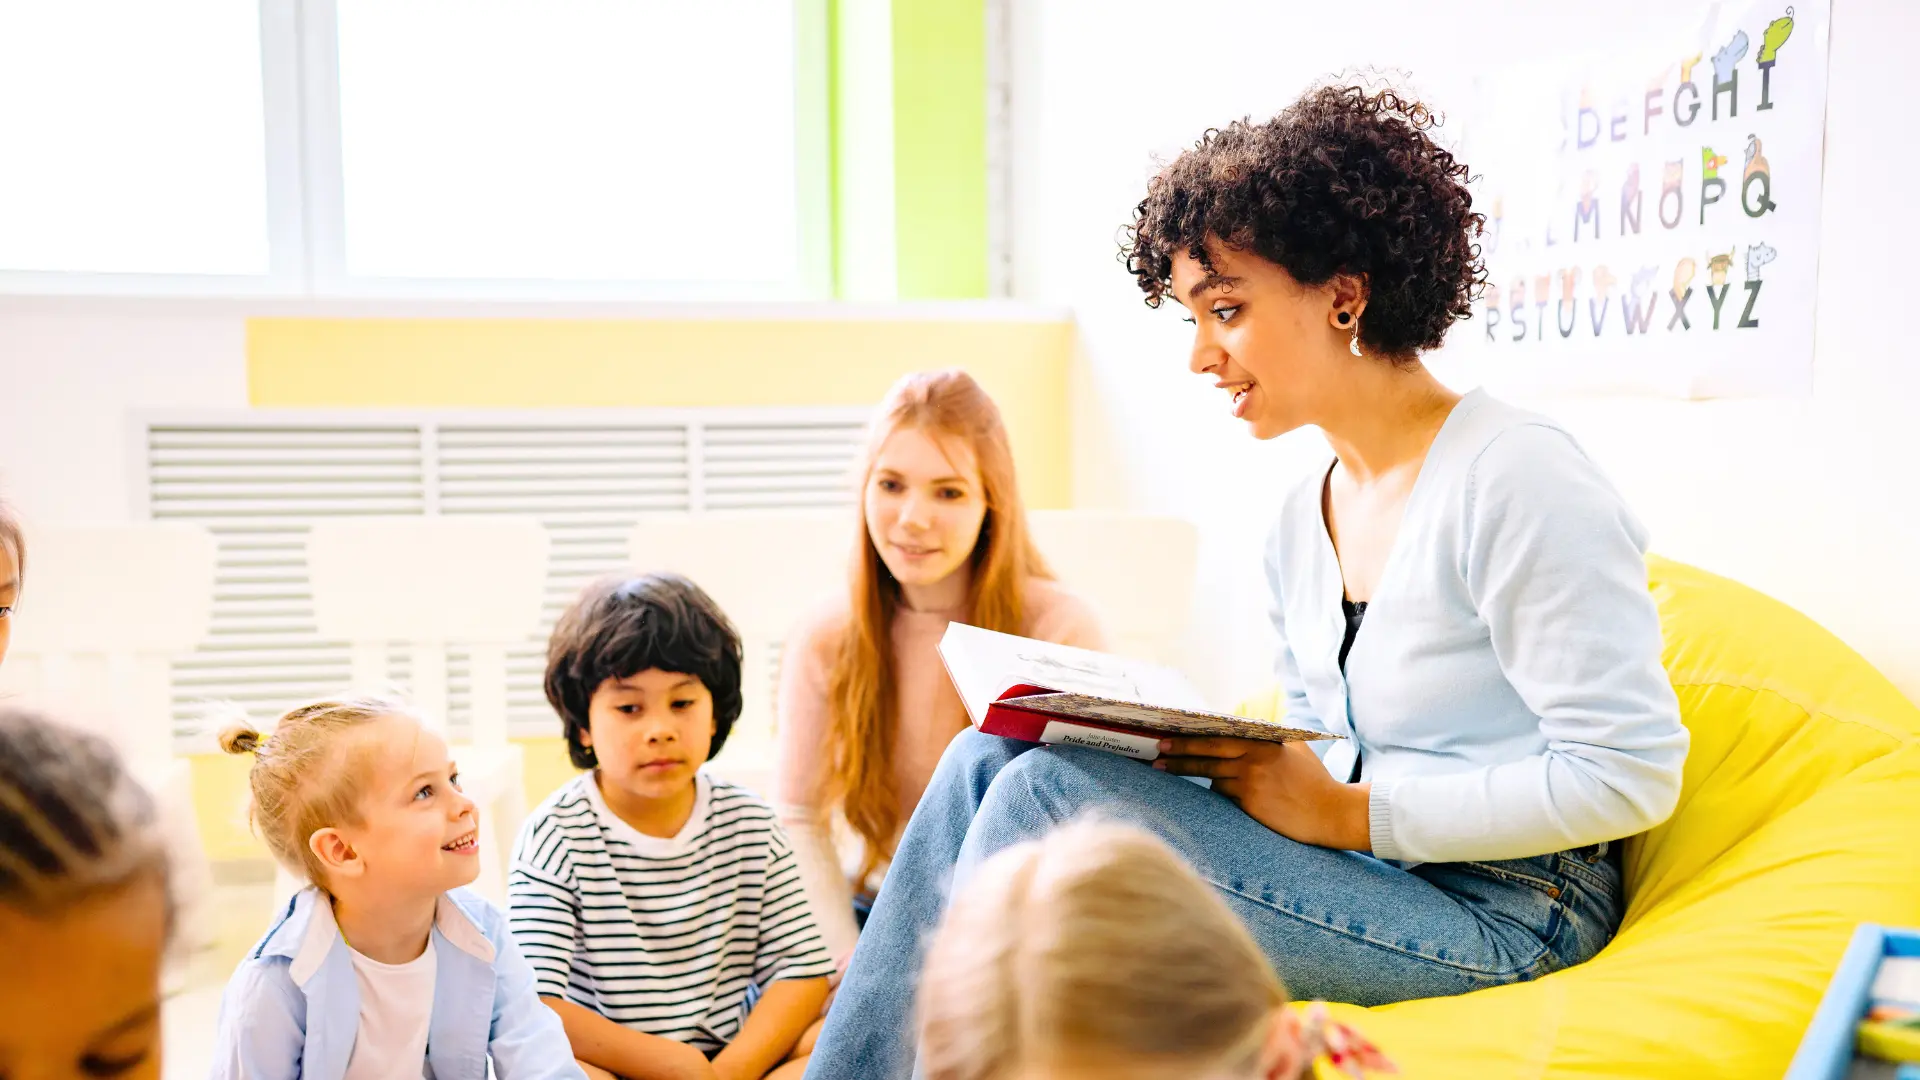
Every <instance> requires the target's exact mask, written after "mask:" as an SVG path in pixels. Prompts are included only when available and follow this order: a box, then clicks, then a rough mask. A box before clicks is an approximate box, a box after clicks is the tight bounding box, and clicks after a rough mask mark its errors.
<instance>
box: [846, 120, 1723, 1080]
mask: <svg viewBox="0 0 1920 1080" xmlns="http://www.w3.org/2000/svg"><path fill="white" fill-rule="evenodd" d="M1435 123H1436V121H1435V119H1434V117H1433V116H1432V114H1430V113H1429V111H1428V110H1427V108H1426V107H1425V106H1424V105H1422V104H1420V103H1419V102H1416V101H1413V100H1411V99H1409V98H1407V97H1405V96H1404V95H1402V94H1399V93H1397V92H1394V91H1392V90H1381V91H1369V90H1366V89H1363V88H1360V87H1352V86H1327V87H1323V88H1320V89H1317V90H1314V91H1311V92H1309V93H1308V94H1307V95H1306V96H1305V97H1303V98H1302V99H1301V100H1299V101H1298V102H1296V103H1295V104H1293V105H1292V106H1290V107H1289V108H1288V109H1287V110H1286V111H1284V112H1282V113H1281V114H1280V115H1279V116H1278V117H1275V118H1274V119H1272V120H1270V121H1267V122H1265V123H1260V124H1253V123H1249V122H1236V123H1232V124H1228V125H1226V126H1224V127H1221V128H1217V129H1213V130H1210V131H1208V132H1207V133H1206V134H1205V135H1204V136H1203V137H1202V138H1201V139H1200V141H1199V142H1198V143H1197V144H1196V145H1195V146H1194V147H1193V148H1192V149H1190V150H1188V151H1186V152H1185V153H1183V154H1182V155H1181V156H1180V157H1179V158H1178V159H1176V160H1175V161H1174V162H1173V163H1172V164H1170V165H1168V166H1167V167H1166V168H1165V169H1164V170H1162V171H1161V172H1160V174H1159V175H1158V176H1156V177H1155V178H1154V179H1153V180H1152V181H1151V183H1150V184H1149V185H1148V188H1147V193H1146V197H1145V199H1143V200H1142V201H1141V203H1140V205H1139V207H1138V208H1137V209H1136V211H1135V214H1134V219H1133V222H1132V224H1131V227H1130V229H1129V232H1128V240H1127V245H1126V252H1125V254H1126V256H1127V261H1128V266H1129V268H1130V269H1131V270H1132V272H1133V274H1134V276H1135V278H1136V280H1137V281H1138V283H1139V285H1140V287H1141V288H1142V289H1143V290H1144V291H1145V293H1146V295H1147V301H1148V303H1149V304H1150V305H1153V306H1160V305H1162V304H1165V303H1166V302H1167V301H1169V300H1171V301H1172V302H1173V303H1174V304H1175V305H1177V306H1178V307H1179V308H1181V309H1183V314H1184V315H1185V316H1186V318H1187V320H1188V321H1190V322H1192V323H1194V325H1195V330H1194V337H1193V348H1192V352H1191V354H1190V356H1189V358H1188V366H1189V368H1190V369H1191V370H1192V371H1193V372H1194V373H1196V374H1199V375H1201V376H1204V377H1206V378H1208V379H1210V380H1211V381H1212V382H1213V383H1214V385H1216V386H1218V387H1219V388H1220V389H1221V390H1223V391H1225V392H1226V394H1227V397H1228V404H1229V406H1230V408H1231V411H1232V413H1233V415H1234V416H1235V417H1236V418H1237V419H1239V420H1240V421H1242V422H1243V423H1245V424H1246V426H1247V427H1248V428H1249V429H1250V431H1251V433H1252V434H1253V435H1254V437H1256V438H1261V439H1270V438H1273V437H1274V436H1277V435H1280V434H1282V433H1283V432H1287V431H1291V430H1293V429H1295V428H1299V427H1303V426H1306V425H1314V426H1316V427H1318V428H1319V429H1320V431H1321V432H1322V433H1323V434H1324V435H1325V437H1326V440H1327V443H1328V446H1329V450H1330V453H1329V454H1328V455H1327V456H1326V457H1325V458H1324V459H1323V463H1322V464H1321V465H1319V466H1316V467H1315V468H1314V469H1312V471H1311V472H1309V473H1308V474H1307V475H1306V476H1304V477H1299V478H1295V479H1293V480H1291V481H1286V480H1284V479H1283V478H1280V477H1273V476H1265V475H1248V476H1246V477H1245V478H1244V481H1245V484H1246V486H1247V487H1248V488H1249V489H1258V488H1263V487H1271V486H1273V485H1276V484H1282V483H1284V484H1285V485H1286V491H1287V494H1286V495H1285V497H1284V499H1283V501H1282V504H1281V505H1282V509H1281V512H1280V515H1279V520H1278V522H1277V524H1276V526H1275V528H1274V531H1273V534H1272V536H1271V539H1270V541H1269V543H1268V545H1267V550H1266V565H1265V570H1266V578H1267V583H1268V586H1269V588H1270V590H1271V593H1272V611H1273V624H1274V627H1275V629H1276V630H1277V631H1278V632H1279V637H1280V641H1281V644H1280V646H1279V652H1278V656H1277V657H1276V668H1277V671H1278V673H1279V676H1280V682H1281V686H1282V690H1283V693H1282V695H1281V698H1282V701H1283V704H1284V713H1285V715H1284V718H1283V719H1284V720H1285V722H1286V723H1287V724H1289V725H1292V726H1295V727H1300V728H1311V729H1318V730H1321V731H1326V732H1330V733H1332V734H1336V735H1339V736H1341V738H1340V739H1336V740H1327V741H1323V742H1315V743H1302V742H1293V743H1285V744H1274V743H1268V742H1255V741H1249V740H1238V739H1221V738H1205V739H1174V740H1169V741H1167V742H1166V743H1163V744H1162V745H1161V749H1162V751H1163V756H1162V757H1161V758H1160V759H1159V760H1157V761H1155V762H1154V763H1153V767H1149V766H1147V765H1145V764H1142V763H1141V762H1138V761H1133V760H1130V759H1127V758H1124V757H1120V756H1117V755H1113V754H1107V753H1102V752H1100V751H1097V750H1090V749H1085V748H1081V747H1068V746H1047V747H1043V748H1038V749H1036V748H1035V747H1034V745H1033V744H1030V743H1021V742H1016V741H1014V740H1010V739H1002V738H998V737H995V736H990V735H984V734H979V733H976V732H969V733H967V734H965V735H962V736H961V737H960V738H958V739H956V740H954V742H953V744H952V745H951V746H950V747H949V748H948V750H947V754H946V756H945V758H944V759H943V760H942V761H941V763H940V767H939V769H938V770H937V771H936V772H935V774H934V777H933V779H932V781H931V782H930V783H929V785H928V787H927V791H926V794H925V795H924V796H923V798H922V799H921V802H920V806H919V809H918V810H916V811H915V813H914V816H913V819H912V821H911V822H910V823H909V824H908V826H907V829H906V832H905V834H904V835H903V837H902V839H901V841H900V845H899V847H898V850H897V852H896V854H895V856H894V861H893V867H892V870H891V872H890V874H889V876H888V878H887V885H886V889H885V890H884V891H883V892H882V894H881V896H880V900H879V903H878V905H877V906H876V907H875V909H874V912H873V916H872V918H871V920H870V921H869V923H868V925H867V928H866V931H865V933H864V934H863V935H862V937H861V940H860V945H859V948H858V950H857V951H856V952H855V953H854V957H853V963H852V966H851V968H850V969H849V971H848V973H847V978H846V982H845V983H844V984H843V985H842V986H841V988H840V993H839V1001H838V1002H836V1004H835V1006H834V1009H833V1011H832V1013H831V1014H829V1016H828V1018H827V1024H826V1027H825V1030H824V1031H823V1033H822V1035H821V1038H820V1041H819V1044H818V1046H817V1047H816V1048H815V1051H814V1054H813V1057H812V1059H811V1062H812V1064H811V1068H810V1070H809V1073H808V1075H809V1076H813V1077H820V1078H822V1080H828V1078H837V1077H851V1076H858V1077H862V1078H876V1077H906V1076H907V1075H909V1073H910V1072H911V1070H912V1067H913V1050H912V1046H911V1042H910V1039H911V1036H910V1034H909V1032H910V1030H911V1024H910V1016H911V1009H912V1000H911V994H912V987H913V985H914V978H915V975H916V973H917V971H918V969H919V966H920V962H921V957H922V948H921V942H922V940H923V939H924V937H925V935H926V934H927V932H928V931H929V929H930V928H931V927H933V926H934V925H935V923H936V922H937V920H938V918H939V916H940V912H941V909H942V907H943V905H944V903H945V897H946V896H947V889H948V884H949V882H950V881H951V880H959V881H964V880H966V878H967V877H968V875H969V872H970V868H971V867H972V866H974V865H975V864H977V863H978V862H979V861H980V860H981V859H983V858H984V857H986V856H989V855H991V854H993V853H994V852H996V851H998V850H1000V849H1002V848H1005V847H1008V846H1011V845H1013V844H1016V843H1019V842H1021V841H1024V840H1028V839H1031V838H1032V837H1034V836H1037V835H1039V834H1041V833H1044V832H1045V831H1046V830H1047V829H1049V828H1051V827H1052V826H1054V825H1055V824H1056V823H1059V822H1062V821H1067V820H1071V819H1074V818H1077V817H1081V816H1083V815H1087V814H1090V813H1091V814H1103V815H1106V816H1108V817H1117V818H1121V819H1124V820H1127V821H1130V822H1133V823H1135V824H1139V825H1143V826H1145V827H1146V828H1148V829H1150V830H1152V831H1154V832H1156V833H1158V834H1159V835H1161V836H1162V837H1164V838H1165V839H1167V840H1168V841H1169V842H1170V843H1171V844H1172V845H1173V846H1174V847H1175V848H1176V850H1178V851H1179V852H1180V854H1181V855H1182V856H1183V857H1184V858H1185V859H1186V860H1187V861H1188V862H1189V863H1191V864H1192V865H1193V866H1194V867H1195V868H1196V869H1197V870H1198V871H1199V872H1200V875H1201V877H1202V878H1204V879H1205V880H1206V881H1208V882H1209V883H1211V884H1212V885H1213V886H1214V888H1215V889H1217V890H1218V891H1219V893H1220V895H1221V896H1222V898H1223V899H1224V900H1225V901H1226V903H1227V904H1228V906H1229V907H1230V908H1232V909H1233V911H1234V913H1235V914H1236V915H1238V916H1239V917H1240V919H1241V921H1242V922H1243V923H1244V924H1245V926H1246V927H1247V929H1248V931H1249V932H1250V933H1251V934H1252V936H1253V938H1254V940H1255V941H1256V942H1258V943H1259V945H1260V947H1261V949H1262V950H1263V951H1264V952H1265V953H1266V955H1267V956H1268V957H1270V958H1271V959H1272V960H1273V962H1274V965H1275V966H1276V968H1278V970H1279V971H1280V972H1281V974H1282V976H1283V977H1284V978H1285V979H1286V981H1287V984H1288V986H1289V987H1290V988H1292V989H1293V990H1294V992H1295V993H1297V994H1299V995H1300V996H1302V997H1307V998H1327V999H1333V1000H1340V1001H1348V1002H1355V1003H1359V1004H1365V1005H1372V1004H1379V1003H1383V1002H1391V1001H1399V1000H1403V999H1407V998H1416V997H1432V996H1440V995H1449V994H1458V993H1463V992H1466V991H1469V990H1475V989H1479V988H1481V987H1488V986H1495V985H1499V984H1502V983H1510V982H1517V981H1520V980H1524V979H1531V978H1535V977H1537V976H1540V975H1544V974H1546V973H1548V972H1551V971H1554V970H1556V969H1559V968H1562V967H1566V966H1568V965H1571V964H1577V963H1580V962H1581V961H1584V960H1586V959H1587V958H1588V957H1591V956H1592V955H1593V954H1594V953H1596V952H1597V951H1599V949H1600V948H1601V947H1602V946H1603V945H1605V944H1606V942H1607V940H1608V939H1609V938H1610V937H1611V935H1612V934H1613V932H1614V930H1615V928H1616V927H1617V926H1618V924H1619V920H1620V916H1621V909H1622V906H1623V901H1622V895H1621V883H1620V882H1621V871H1620V868H1619V864H1618V848H1617V841H1619V840H1620V839H1621V838H1623V837H1627V836H1631V835H1633V834H1635V833H1638V832H1642V831H1644V830H1646V829H1648V828H1650V827H1652V826H1654V825H1656V824H1658V823H1659V822H1661V821H1662V820H1664V819H1665V818H1666V817H1667V815H1668V814H1670V813H1671V812H1672V810H1673V807H1674V804H1675V802H1676V801H1677V799H1678V795H1679V790H1680V776H1681V766H1682V764H1683V762H1684V760H1685V757H1686V751H1687V733H1686V730H1685V729H1684V728H1683V727H1682V726H1681V724H1680V717H1679V709H1678V704H1677V701H1676V699H1675V696H1674V693H1673V690H1672V688H1671V686H1670V685H1669V684H1668V682H1667V679H1666V676H1665V673H1664V672H1663V671H1662V669H1661V665H1660V649H1661V637H1660V624H1659V621H1658V619H1657V617H1656V612H1655V609H1654V605H1653V601H1652V599H1651V598H1650V597H1649V595H1648V592H1647V577H1646V567H1645V564H1644V562H1643V561H1642V556H1643V552H1644V550H1645V541H1646V536H1645V532H1644V530H1643V529H1642V527H1641V525H1640V523H1639V522H1638V521H1637V520H1636V519H1635V518H1634V516H1633V514H1632V512H1631V511H1630V510H1629V509H1628V508H1627V506H1626V504H1625V502H1624V501H1623V500H1622V499H1621V497H1620V496H1619V494H1618V493H1617V492H1616V491H1615V490H1614V488H1613V487H1612V486H1611V485H1610V484H1609V483H1608V482H1607V480H1606V479H1605V478H1604V477H1603V476H1602V475H1601V473H1600V470H1599V469H1598V468H1597V467H1596V466H1595V465H1594V464H1593V462H1592V461H1590V460H1589V459H1588V458H1587V457H1586V455H1585V454H1584V453H1583V452H1582V451H1581V449H1580V447H1579V446H1578V445H1577V444H1576V443H1575V442H1574V441H1573V439H1572V438H1571V437H1570V436H1568V435H1567V433H1566V432H1565V431H1563V430H1562V429H1561V428H1560V427H1559V426H1557V425H1556V424H1554V423H1553V422H1552V421H1551V420H1548V419H1546V418H1544V417H1540V416H1536V415H1532V414H1529V413H1525V412H1522V411H1520V410H1518V409H1515V408H1512V407H1510V406H1508V405H1505V404H1503V403H1501V402H1499V401H1496V400H1494V399H1492V398H1490V397H1488V396H1486V394H1484V393H1483V392H1480V391H1475V392H1474V393H1471V394H1468V395H1466V396H1464V397H1462V396H1460V395H1458V394H1455V393H1453V392H1452V391H1451V390H1449V389H1447V388H1446V387H1445V386H1443V385H1441V383H1440V382H1439V381H1438V380H1436V379H1435V378H1434V377H1433V376H1432V375H1431V374H1430V373H1429V372H1428V371H1427V369H1426V368H1425V367H1424V366H1423V365H1422V364H1421V362H1420V355H1421V354H1422V353H1423V352H1425V351H1427V350H1430V349H1433V348H1435V347H1437V346H1439V345H1440V343H1441V340H1442V338H1443V337H1444V336H1445V334H1446V332H1447V330H1448V328H1449V327H1450V326H1451V325H1452V324H1453V323H1454V322H1455V321H1456V320H1458V319H1464V318H1467V317H1468V316H1469V313H1470V310H1471V309H1470V304H1471V301H1472V299H1473V297H1474V295H1475V294H1476V292H1477V290H1478V289H1479V288H1480V287H1481V286H1482V284H1483V283H1484V278H1485V271H1484V268H1483V266H1482V263H1481V259H1480V253H1479V248H1478V246H1477V245H1476V243H1475V237H1476V236H1478V235H1479V233H1480V231H1481V228H1482V224H1483V218H1482V215H1480V214H1478V213H1476V212H1475V211H1474V210H1473V207H1472V200H1471V198H1470V196H1469V195H1468V192H1467V188H1466V185H1465V182H1466V178H1467V168H1466V166H1465V165H1464V164H1463V163H1461V162H1459V161H1458V160H1456V159H1455V158H1454V157H1453V155H1452V154H1450V153H1449V152H1447V151H1446V150H1444V149H1442V148H1441V147H1440V146H1439V145H1437V144H1436V143H1435V142H1434V140H1433V138H1432V137H1431V134H1430V132H1431V129H1432V127H1433V126H1434V124H1435ZM1315 748H1318V751H1317V752H1316V749H1315ZM1323 755H1324V756H1323ZM1186 776H1197V777H1206V778H1210V780H1211V782H1212V789H1211V790H1203V789H1202V788H1201V787H1199V786H1197V785H1195V784H1192V783H1189V782H1188V781H1187V780H1186V779H1183V777H1186Z"/></svg>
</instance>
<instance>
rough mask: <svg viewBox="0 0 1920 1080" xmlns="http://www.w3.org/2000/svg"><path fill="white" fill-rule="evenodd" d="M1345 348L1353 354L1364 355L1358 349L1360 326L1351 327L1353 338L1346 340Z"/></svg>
mask: <svg viewBox="0 0 1920 1080" xmlns="http://www.w3.org/2000/svg"><path fill="white" fill-rule="evenodd" d="M1347 349H1348V351H1350V352H1352V353H1353V355H1355V356H1365V355H1366V354H1365V353H1363V352H1361V351H1360V328H1359V327H1358V326H1356V327H1354V328H1353V340H1351V341H1349V342H1347Z"/></svg>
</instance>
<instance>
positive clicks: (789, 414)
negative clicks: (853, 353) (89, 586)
mask: <svg viewBox="0 0 1920 1080" xmlns="http://www.w3.org/2000/svg"><path fill="white" fill-rule="evenodd" d="M866 417H867V410H866V409H864V408H822V407H807V408H771V409H737V408H705V409H649V410H631V409H568V410H488V411H446V410H411V411H407V410H352V409H342V410H300V411H291V410H286V411H283V410H228V411H219V412H206V411H201V412H194V413H179V412H158V413H143V414H140V415H138V416H136V417H135V418H134V424H135V428H136V430H135V438H134V439H133V440H132V445H133V446H135V447H136V448H137V452H138V460H137V461H136V462H135V463H134V467H135V470H136V480H137V482H136V484H135V491H136V498H137V499H138V502H139V506H138V507H137V512H138V514H139V516H143V517H150V518H153V519H156V520H173V521H191V522H195V523H198V524H201V525H204V526H206V527H207V528H208V529H209V530H211V531H212V532H213V534H214V536H215V537H216V538H217V539H218V540H219V544H220V555H219V565H218V569H217V571H216V576H215V584H214V604H213V628H212V633H211V635H210V637H209V640H208V642H207V644H206V645H205V646H203V647H202V648H201V649H200V650H199V651H198V652H196V653H195V654H194V655H193V656H192V657H190V658H187V659H184V660H182V661H180V662H179V663H177V664H176V665H175V667H174V735H175V744H176V748H177V749H178V750H180V751H181V752H187V753H196V752H205V751H207V750H209V749H210V748H211V745H212V744H211V735H212V732H211V731H210V730H209V725H208V723H207V722H206V717H207V716H208V714H209V705H210V703H219V704H220V705H221V706H222V707H230V706H238V707H240V708H243V709H245V710H246V711H247V712H248V714H249V715H251V716H252V717H253V718H254V719H256V720H258V721H263V722H265V721H270V720H272V718H273V717H275V716H277V715H278V714H279V713H280V712H281V711H283V710H284V709H285V708H287V707H288V706H289V705H291V704H293V703H295V702H298V701H301V700H304V699H307V698H312V697H316V696H319V695H321V694H328V693H337V692H339V691H340V690H342V689H344V688H346V687H347V686H348V685H350V671H349V666H350V665H349V660H348V651H347V648H346V646H345V644H344V643H341V642H332V641H326V640H323V639H322V638H321V637H320V636H319V634H318V632H317V630H316V629H315V627H314V619H313V600H312V593H311V590H310V588H309V586H308V582H307V573H306V565H305V533H306V529H307V527H308V526H309V525H310V524H311V523H312V522H313V521H314V520H315V519H316V518H320V517H324V516H334V515H360V514H528V515H531V516H533V517H536V518H538V519H540V521H541V522H542V523H543V524H544V525H546V527H547V529H548V530H549V532H550V533H551V536H552V540H553V546H552V555H551V556H550V559H549V563H548V567H547V603H546V608H545V612H544V616H545V625H543V626H542V628H541V630H540V632H539V633H538V634H537V635H531V636H529V638H528V641H527V644H526V645H525V646H523V647H521V648H518V649H515V650H513V651H512V652H511V653H510V654H509V657H508V663H507V679H508V724H509V729H510V730H511V731H512V732H513V733H514V734H516V735H519V734H526V735H549V734H553V733H555V731H556V730H557V728H556V724H555V721H554V717H553V714H552V712H551V711H550V710H549V709H548V707H547V703H546V699H545V697H544V695H543V694H542V693H541V689H540V676H541V672H542V670H543V664H544V655H545V643H546V630H547V628H548V627H550V626H551V624H552V621H553V619H554V618H556V617H557V616H558V615H559V613H560V612H561V610H562V609H563V608H564V607H565V606H566V605H567V604H568V603H569V602H571V600H572V599H573V597H574V595H575V594H576V593H577V592H578V591H579V589H580V587H581V586H582V585H583V584H585V583H586V582H587V581H589V580H591V579H593V578H594V577H597V576H599V575H601V574H604V573H608V572H611V571H614V570H618V569H621V568H622V567H623V566H624V564H625V562H626V545H627V536H628V533H629V532H630V531H631V530H632V528H633V526H634V523H635V522H636V521H638V520H640V519H641V518H642V517H644V516H646V515H648V514H655V513H689V512H691V513H700V512H703V511H707V510H746V509H786V508H791V509H822V508H844V507H849V506H850V505H851V504H852V500H853V490H852V486H851V476H852V472H853V469H854V466H855V464H856V463H857V460H858V458H859V454H860V451H861V447H862V439H863V432H864V427H863V425H864V424H865V421H866ZM129 617H136V618H137V617H138V615H137V613H129ZM466 659H467V658H466V656H465V655H464V654H462V653H459V652H457V651H456V652H455V653H453V655H451V656H450V657H449V664H448V667H449V671H448V684H449V685H448V700H449V702H450V710H449V711H450V713H451V715H450V716H449V718H448V720H449V726H450V728H452V729H453V731H454V732H455V733H456V737H457V733H459V732H460V731H461V730H462V729H463V728H464V725H465V722H466V680H467V665H466ZM756 666H758V665H756ZM392 675H393V677H394V680H395V681H396V683H399V684H402V685H404V684H405V682H406V677H407V673H406V672H405V670H404V669H401V668H396V669H395V670H394V671H393V672H392ZM748 678H749V680H750V681H749V685H750V686H751V685H753V684H754V682H760V681H761V680H765V679H770V678H771V673H770V672H749V673H748ZM762 685H765V684H764V683H762ZM770 689H771V688H770V687H769V690H770Z"/></svg>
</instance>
